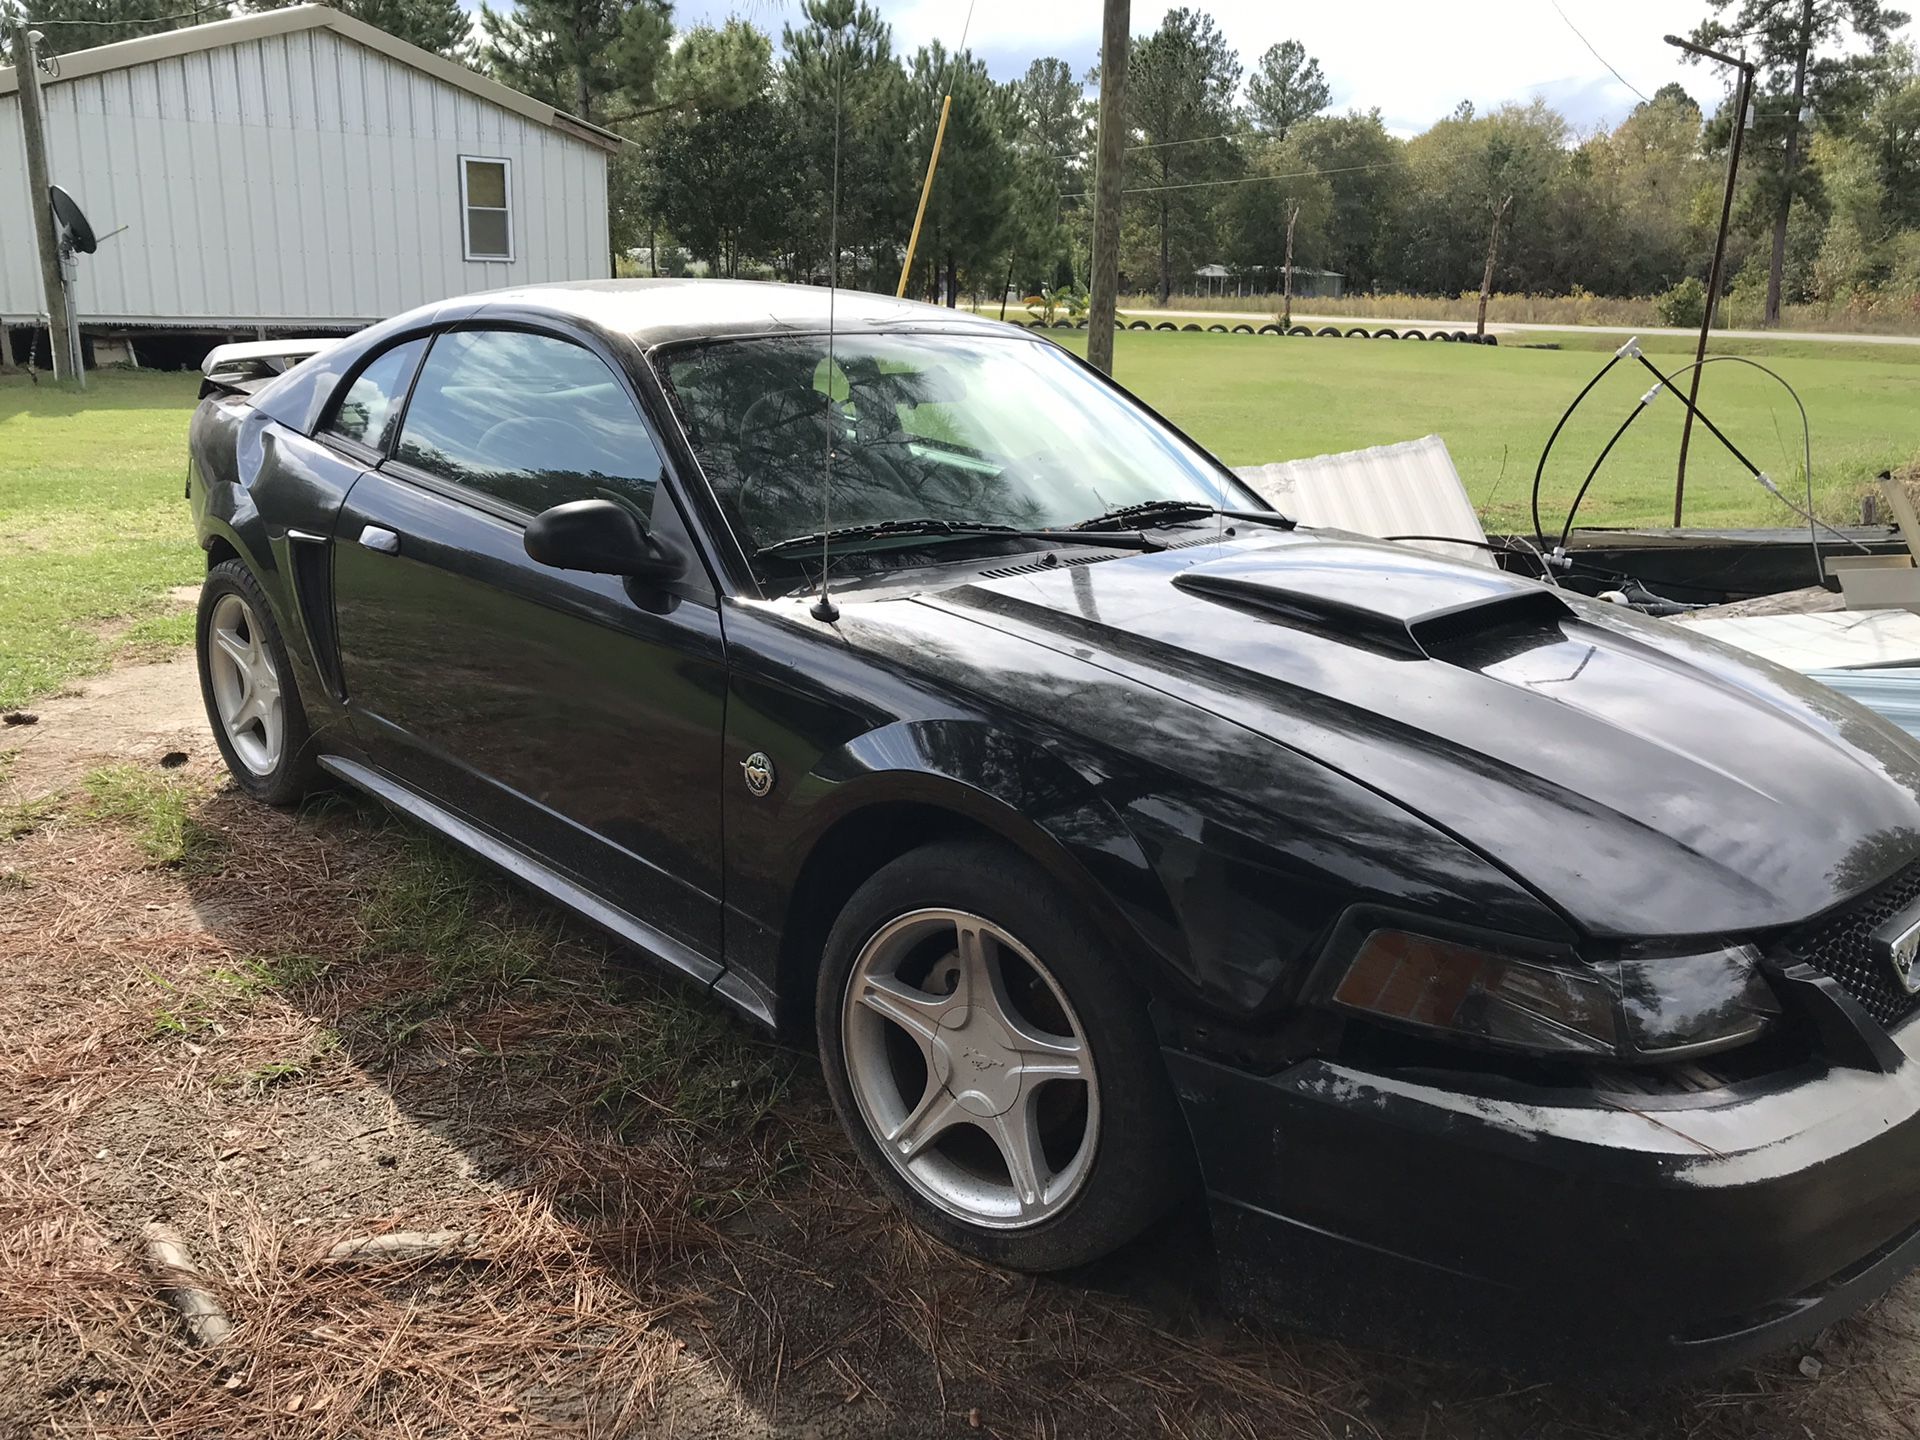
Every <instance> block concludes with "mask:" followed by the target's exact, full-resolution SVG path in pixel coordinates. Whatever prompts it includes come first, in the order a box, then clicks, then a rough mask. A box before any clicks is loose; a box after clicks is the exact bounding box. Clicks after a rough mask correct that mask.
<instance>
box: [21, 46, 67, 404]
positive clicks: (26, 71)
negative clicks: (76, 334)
mask: <svg viewBox="0 0 1920 1440" xmlns="http://www.w3.org/2000/svg"><path fill="white" fill-rule="evenodd" d="M34 33H35V32H29V31H28V29H27V26H26V22H25V21H24V20H20V21H15V22H14V26H13V73H14V75H15V76H16V77H17V78H18V80H19V82H20V128H21V130H22V131H23V132H24V134H25V136H26V142H27V194H28V198H29V199H31V200H32V202H33V233H34V237H35V240H36V242H37V244H38V246H39V250H40V284H41V287H42V289H44V290H45V292H46V297H47V342H48V344H49V345H50V346H51V347H52V349H53V378H54V379H56V380H77V379H79V378H80V368H79V366H78V364H77V363H76V361H77V360H78V358H79V357H77V356H76V355H75V354H74V353H73V350H72V346H71V344H70V338H71V332H70V330H69V329H68V326H69V324H70V321H69V319H68V316H67V287H66V284H65V282H64V280H63V279H62V278H61V275H60V237H59V234H58V233H57V232H56V230H55V228H54V224H53V198H52V195H51V193H50V192H51V184H52V182H51V181H49V180H48V178H47V126H46V115H45V112H44V111H43V110H42V109H41V106H40V67H39V64H38V61H37V58H36V57H35V55H34V53H33V41H34Z"/></svg>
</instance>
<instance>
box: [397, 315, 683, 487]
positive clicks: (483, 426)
mask: <svg viewBox="0 0 1920 1440" xmlns="http://www.w3.org/2000/svg"><path fill="white" fill-rule="evenodd" d="M397 458H398V459H400V460H403V461H405V462H406V463H407V464H409V465H412V466H414V467H415V468H417V469H419V470H423V471H425V472H426V473H427V474H429V475H434V476H437V477H438V478H440V479H442V480H451V481H453V482H455V483H456V484H460V485H465V486H469V487H470V488H472V489H474V490H478V491H481V492H482V493H484V494H487V495H491V496H493V497H494V498H495V499H497V500H504V501H506V502H507V503H508V504H510V505H515V506H518V507H519V508H520V509H522V510H527V511H531V512H534V513H538V512H539V511H541V510H545V509H547V508H548V507H549V506H552V505H559V504H562V503H563V502H565V501H568V500H585V499H588V498H590V497H593V496H596V495H604V496H607V497H609V498H613V499H622V500H626V501H628V502H629V503H631V504H632V505H634V506H635V508H636V509H638V510H639V511H640V512H641V513H642V514H650V513H651V512H652V508H653V491H654V486H655V484H656V483H657V482H658V480H659V478H660V457H659V456H658V455H657V454H656V453H655V451H654V448H653V440H652V438H651V437H650V436H649V435H648V434H647V430H646V427H645V426H644V425H642V424H641V423H640V416H639V415H638V413H637V412H636V411H635V410H634V408H633V401H632V400H631V399H629V398H628V396H627V392H626V391H625V390H624V389H623V388H622V387H621V385H620V382H619V381H618V380H617V379H615V378H614V374H613V372H612V371H611V370H609V369H608V368H607V366H606V364H605V362H604V361H602V360H601V359H600V357H599V356H597V355H595V354H594V353H593V352H592V351H589V350H583V349H582V348H581V347H580V346H578V345H575V344H572V343H570V342H569V341H566V340H557V339H555V338H554V337H553V336H551V335H534V334H529V333H528V332H526V331H523V330H457V331H454V332H452V333H450V334H446V335H442V336H440V337H439V338H438V339H437V340H435V341H434V344H433V349H432V350H431V351H429V352H428V354H427V362H426V364H425V365H424V366H423V367H422V368H421V371H420V379H419V381H418V383H416V384H415V385H414V387H413V400H412V402H411V403H410V404H409V405H408V406H407V419H406V424H405V426H404V427H403V428H402V429H401V431H400V449H399V451H398V455H397Z"/></svg>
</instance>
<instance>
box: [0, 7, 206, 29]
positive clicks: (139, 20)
mask: <svg viewBox="0 0 1920 1440" xmlns="http://www.w3.org/2000/svg"><path fill="white" fill-rule="evenodd" d="M228 9H229V7H228V6H225V5H202V6H201V7H200V8H199V9H198V10H182V11H181V12H180V13H179V14H177V15H139V16H135V17H133V18H131V19H127V20H33V19H29V20H27V21H26V22H25V23H26V24H28V25H99V26H110V27H112V28H114V29H116V30H118V29H123V28H125V27H127V26H130V25H164V24H166V23H168V22H169V21H173V20H191V19H193V18H194V16H196V15H211V14H213V13H214V12H215V11H218V12H220V13H221V14H226V13H227V12H228Z"/></svg>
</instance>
